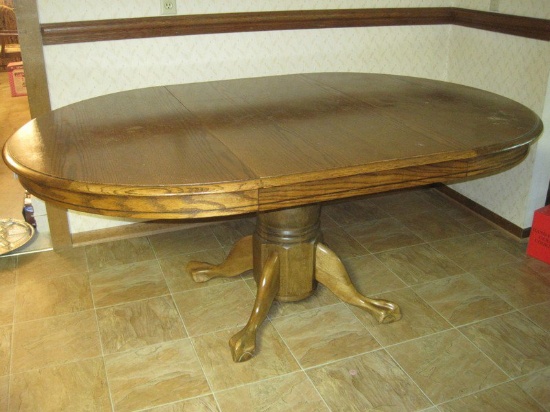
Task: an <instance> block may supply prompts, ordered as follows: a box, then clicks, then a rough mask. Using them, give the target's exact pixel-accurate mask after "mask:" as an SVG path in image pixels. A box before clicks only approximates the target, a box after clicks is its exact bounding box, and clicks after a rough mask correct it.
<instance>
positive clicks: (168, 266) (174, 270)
mask: <svg viewBox="0 0 550 412" xmlns="http://www.w3.org/2000/svg"><path fill="white" fill-rule="evenodd" d="M224 258H225V252H224V250H223V249H221V248H218V249H209V250H203V251H200V252H195V253H190V254H188V255H176V256H170V257H168V258H164V259H160V260H159V262H160V267H161V268H162V271H163V273H164V277H165V278H166V283H167V284H168V287H169V288H170V290H171V291H172V293H176V292H183V291H187V290H192V289H200V288H205V287H210V286H215V285H221V284H223V283H228V282H234V281H236V280H240V279H241V278H240V277H239V276H235V277H232V278H215V279H211V280H209V281H208V282H195V281H194V280H193V278H192V277H191V275H190V274H189V273H188V272H187V270H186V267H187V264H188V263H189V262H190V261H192V260H196V261H199V262H208V263H212V264H219V263H221V262H223V260H224Z"/></svg>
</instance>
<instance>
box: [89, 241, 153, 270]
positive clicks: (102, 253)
mask: <svg viewBox="0 0 550 412" xmlns="http://www.w3.org/2000/svg"><path fill="white" fill-rule="evenodd" d="M85 251H86V257H87V259H88V267H89V270H90V271H98V270H102V269H107V268H111V267H113V266H118V265H126V264H128V263H136V262H143V261H146V260H151V259H155V253H154V252H153V248H152V247H151V244H150V243H149V241H148V240H147V238H145V237H141V238H135V239H126V240H117V241H114V242H104V243H99V244H96V245H91V246H86V247H85Z"/></svg>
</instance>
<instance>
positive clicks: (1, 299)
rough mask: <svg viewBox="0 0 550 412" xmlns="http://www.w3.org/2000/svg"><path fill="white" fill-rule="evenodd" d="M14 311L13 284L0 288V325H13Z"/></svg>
mask: <svg viewBox="0 0 550 412" xmlns="http://www.w3.org/2000/svg"><path fill="white" fill-rule="evenodd" d="M14 310H15V283H13V284H11V285H5V286H0V325H7V324H10V323H13V316H14Z"/></svg>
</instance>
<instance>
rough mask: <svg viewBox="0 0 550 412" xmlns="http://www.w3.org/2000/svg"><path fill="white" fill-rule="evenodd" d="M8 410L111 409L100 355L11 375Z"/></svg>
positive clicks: (53, 411)
mask: <svg viewBox="0 0 550 412" xmlns="http://www.w3.org/2000/svg"><path fill="white" fill-rule="evenodd" d="M10 410H12V411H44V412H50V411H51V412H59V411H98V412H103V411H105V412H107V411H110V410H111V403H110V399H109V390H108V388H107V382H106V379H105V368H104V366H103V360H102V359H101V358H95V359H88V360H83V361H80V362H74V363H69V364H66V365H60V366H54V367H51V368H45V369H40V370H34V371H29V372H25V373H19V374H16V375H12V377H11V387H10Z"/></svg>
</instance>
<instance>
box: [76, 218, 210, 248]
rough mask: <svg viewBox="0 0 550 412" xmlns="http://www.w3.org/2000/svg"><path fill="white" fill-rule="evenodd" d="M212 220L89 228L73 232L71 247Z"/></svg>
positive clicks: (172, 230)
mask: <svg viewBox="0 0 550 412" xmlns="http://www.w3.org/2000/svg"><path fill="white" fill-rule="evenodd" d="M212 223H214V222H213V221H210V220H207V221H200V222H199V221H197V222H190V223H189V222H185V223H183V221H179V220H175V221H168V220H166V221H151V222H143V223H131V224H128V225H123V226H117V227H112V228H107V229H98V230H90V231H87V232H80V233H74V234H73V235H72V241H73V247H79V246H88V245H93V244H97V243H104V242H113V241H116V240H124V239H132V238H136V237H142V236H151V235H158V234H160V233H168V232H175V231H177V230H183V229H190V228H193V227H199V226H206V225H211V224H212Z"/></svg>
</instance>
